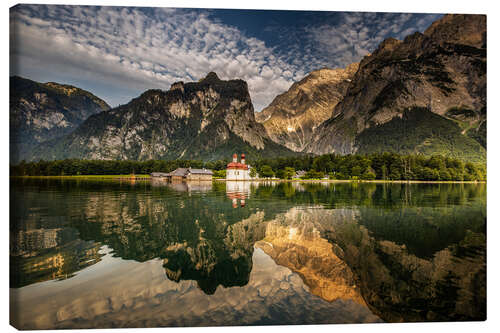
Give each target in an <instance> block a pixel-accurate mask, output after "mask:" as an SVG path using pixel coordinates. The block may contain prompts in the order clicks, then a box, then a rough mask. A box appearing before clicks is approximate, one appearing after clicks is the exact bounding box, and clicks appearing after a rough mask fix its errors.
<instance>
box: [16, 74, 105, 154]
mask: <svg viewBox="0 0 500 333" xmlns="http://www.w3.org/2000/svg"><path fill="white" fill-rule="evenodd" d="M108 109H109V106H108V104H106V102H104V101H103V100H102V99H100V98H98V97H96V96H94V95H93V94H91V93H90V92H88V91H85V90H83V89H80V88H76V87H73V86H70V85H63V84H59V83H54V82H48V83H39V82H35V81H32V80H28V79H25V78H22V77H19V76H12V77H11V78H10V108H9V110H10V111H9V112H10V149H11V151H10V158H11V162H14V163H15V162H17V161H20V160H21V159H23V158H26V156H27V155H28V154H29V153H30V151H31V149H32V148H33V147H34V146H36V145H38V144H40V143H42V142H46V141H47V140H50V139H54V138H56V137H59V136H62V135H65V134H68V133H70V132H71V131H73V130H74V129H75V128H76V127H77V126H78V125H80V124H81V123H82V122H83V121H84V120H85V119H87V118H88V117H89V116H91V115H93V114H96V113H99V112H101V111H105V110H108Z"/></svg>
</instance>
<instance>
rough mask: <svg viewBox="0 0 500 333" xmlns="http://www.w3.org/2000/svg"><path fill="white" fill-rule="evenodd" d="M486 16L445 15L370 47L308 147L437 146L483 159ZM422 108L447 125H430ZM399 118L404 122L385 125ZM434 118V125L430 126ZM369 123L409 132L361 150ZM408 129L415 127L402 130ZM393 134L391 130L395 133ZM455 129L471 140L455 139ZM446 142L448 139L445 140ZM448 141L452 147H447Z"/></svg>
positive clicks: (324, 150) (445, 151) (334, 149)
mask: <svg viewBox="0 0 500 333" xmlns="http://www.w3.org/2000/svg"><path fill="white" fill-rule="evenodd" d="M485 36H486V17H485V16H482V15H447V16H444V17H443V18H442V19H440V20H438V21H436V22H435V23H433V24H432V25H431V26H430V27H429V28H428V29H427V31H425V33H424V34H422V33H419V32H417V33H414V34H412V35H410V36H408V37H406V38H405V39H404V40H403V41H399V40H396V39H393V38H389V39H387V40H385V41H384V42H382V43H381V44H380V46H379V47H378V49H377V50H375V51H374V52H373V54H371V55H368V56H366V57H364V58H363V60H362V61H361V63H360V65H359V70H358V71H357V73H356V74H355V75H354V78H353V80H352V82H351V84H350V86H349V87H348V89H347V93H346V94H345V97H344V98H343V99H342V101H340V102H339V103H338V104H337V106H336V107H335V109H334V111H333V113H332V116H331V117H330V118H329V119H328V120H326V121H325V122H324V123H322V124H321V126H320V127H319V128H318V129H317V131H315V135H314V137H313V140H312V142H311V144H309V145H308V146H307V147H306V149H305V151H308V152H313V153H317V154H323V153H331V152H337V153H342V154H348V153H353V152H356V151H363V152H367V151H368V152H370V151H377V150H378V151H397V152H403V153H409V152H413V153H415V152H423V151H422V150H423V149H424V148H425V152H429V151H431V152H434V153H443V154H446V155H452V156H455V157H464V156H463V155H470V154H473V155H474V156H473V158H469V159H473V160H484V158H485V145H486V141H485V137H486V42H485V41H486V40H485ZM409 110H424V111H422V112H420V113H418V112H417V114H416V116H415V117H413V118H411V117H410V119H414V118H416V119H419V120H425V119H427V118H428V117H427V116H426V114H425V111H430V112H432V113H433V114H435V115H436V116H437V117H438V119H439V121H440V122H446V123H448V126H447V127H448V128H447V129H446V131H445V132H443V131H439V130H435V131H433V130H432V129H433V127H432V124H428V123H426V122H425V121H419V122H416V123H412V122H409V121H406V120H408V117H405V116H404V114H405V112H408V111H409ZM394 119H402V120H403V121H404V126H399V128H397V129H396V128H394V126H388V128H387V129H385V128H384V127H383V126H385V125H386V124H388V123H389V122H391V121H392V120H394ZM429 125H430V127H429ZM368 128H380V129H381V130H382V131H385V130H389V129H390V130H392V131H399V132H400V133H399V134H401V135H404V136H406V137H408V138H409V141H408V142H406V144H405V145H404V146H402V145H400V144H399V142H398V140H396V139H391V138H389V140H385V141H384V142H381V143H380V144H379V145H377V146H375V147H373V146H372V147H370V149H364V146H365V143H366V142H370V141H371V139H372V138H375V137H373V136H371V137H370V138H367V137H366V135H365V138H364V140H359V137H358V136H359V135H360V134H361V133H363V132H364V131H365V130H366V129H368ZM406 129H411V132H408V133H406V132H404V131H405V130H406ZM390 134H391V133H389V137H391V135H390ZM458 136H461V137H462V138H463V140H464V141H466V144H464V146H457V145H454V142H453V141H455V140H456V138H457V137H458ZM443 142H445V143H446V144H444V143H443ZM448 144H449V145H451V146H452V147H453V148H454V149H453V150H452V151H451V152H450V151H449V149H445V148H444V147H443V146H447V145H448Z"/></svg>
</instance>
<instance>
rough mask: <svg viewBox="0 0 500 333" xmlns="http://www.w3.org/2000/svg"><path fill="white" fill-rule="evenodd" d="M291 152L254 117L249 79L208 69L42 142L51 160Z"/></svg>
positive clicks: (39, 149) (43, 151) (38, 152)
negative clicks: (196, 79)
mask: <svg viewBox="0 0 500 333" xmlns="http://www.w3.org/2000/svg"><path fill="white" fill-rule="evenodd" d="M234 152H245V153H246V154H247V156H249V157H257V156H276V155H278V154H292V153H293V152H291V151H290V150H288V149H286V148H285V147H282V146H280V145H278V144H276V143H274V142H272V141H271V140H270V139H269V138H268V136H267V134H266V131H265V129H264V127H263V126H262V125H261V124H259V123H257V122H256V121H255V117H254V110H253V105H252V101H251V99H250V95H249V93H248V86H247V84H246V82H245V81H242V80H231V81H222V80H220V79H219V78H218V77H217V75H216V74H215V73H213V72H212V73H209V74H208V75H207V76H206V77H205V78H203V79H202V80H200V81H199V82H191V83H186V84H184V83H183V82H177V83H174V84H173V85H172V86H171V88H170V90H169V91H161V90H148V91H146V92H144V93H143V94H142V95H141V96H139V97H137V98H135V99H133V100H132V101H130V102H129V103H128V104H126V105H123V106H119V107H117V108H114V109H112V110H110V111H108V112H105V113H101V114H98V115H94V116H91V117H90V118H88V119H87V120H86V121H85V122H84V123H83V124H82V125H81V126H80V127H79V128H78V129H76V130H75V131H74V132H73V133H71V134H70V135H67V136H66V137H64V138H63V139H62V140H57V141H54V142H51V143H50V144H48V145H44V146H39V147H37V149H36V151H35V153H34V154H33V158H34V159H37V158H40V157H43V158H46V159H61V158H85V159H122V160H147V159H176V158H185V159H187V158H191V159H205V160H209V159H222V158H228V157H229V156H231V155H232V154H233V153H234Z"/></svg>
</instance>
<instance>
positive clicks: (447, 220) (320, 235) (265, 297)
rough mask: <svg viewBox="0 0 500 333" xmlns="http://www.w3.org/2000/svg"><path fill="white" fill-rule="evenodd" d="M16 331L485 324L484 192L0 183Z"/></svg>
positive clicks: (368, 186) (444, 187)
mask: <svg viewBox="0 0 500 333" xmlns="http://www.w3.org/2000/svg"><path fill="white" fill-rule="evenodd" d="M10 197H11V204H10V205H11V217H10V237H11V244H10V252H11V253H10V254H11V257H10V258H11V260H10V287H11V308H12V311H11V321H12V323H13V324H14V325H15V326H16V327H18V328H23V329H53V328H93V327H153V326H211V325H257V324H313V323H365V322H367V323H369V322H384V321H385V322H408V321H451V320H453V321H454V320H484V319H485V318H486V261H485V257H486V185H485V184H383V183H323V184H321V183H277V184H273V183H249V182H228V183H223V182H221V183H217V182H216V183H211V182H208V183H177V184H169V183H161V182H150V181H140V182H136V183H130V182H121V183H120V182H118V181H84V180H36V179H16V180H12V181H11V194H10Z"/></svg>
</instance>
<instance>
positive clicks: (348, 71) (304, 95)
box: [255, 63, 358, 151]
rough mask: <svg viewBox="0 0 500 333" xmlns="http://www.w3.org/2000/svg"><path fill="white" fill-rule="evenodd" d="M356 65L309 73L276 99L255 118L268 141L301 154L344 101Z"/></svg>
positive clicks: (356, 67)
mask: <svg viewBox="0 0 500 333" xmlns="http://www.w3.org/2000/svg"><path fill="white" fill-rule="evenodd" d="M357 69H358V64H357V63H355V64H351V65H349V66H347V67H346V68H345V69H340V68H338V69H329V68H323V69H320V70H317V71H313V72H311V73H310V74H309V75H307V76H306V77H305V78H303V79H302V80H300V81H299V82H296V83H294V84H293V85H292V86H291V88H290V89H289V90H288V91H286V92H284V93H283V94H281V95H278V96H277V97H276V98H275V99H274V100H273V102H272V103H271V104H270V105H269V106H268V107H266V108H265V109H264V110H262V112H259V113H256V115H255V118H256V120H257V121H258V122H260V123H262V124H263V125H264V127H265V128H266V131H267V133H268V134H269V136H270V138H271V139H272V140H273V141H274V142H277V143H279V144H281V145H284V146H286V147H287V148H289V149H291V150H294V151H303V150H304V148H305V147H306V146H307V144H308V143H309V141H310V140H311V137H312V135H313V133H314V131H315V129H316V127H318V126H319V125H320V124H321V123H322V122H323V121H325V120H327V119H328V118H330V117H331V115H332V112H333V109H334V107H335V106H336V105H337V103H338V102H339V101H340V100H341V99H342V98H343V97H344V95H345V93H346V91H347V87H348V86H349V83H350V82H351V79H352V77H353V76H354V74H355V73H356V71H357Z"/></svg>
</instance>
